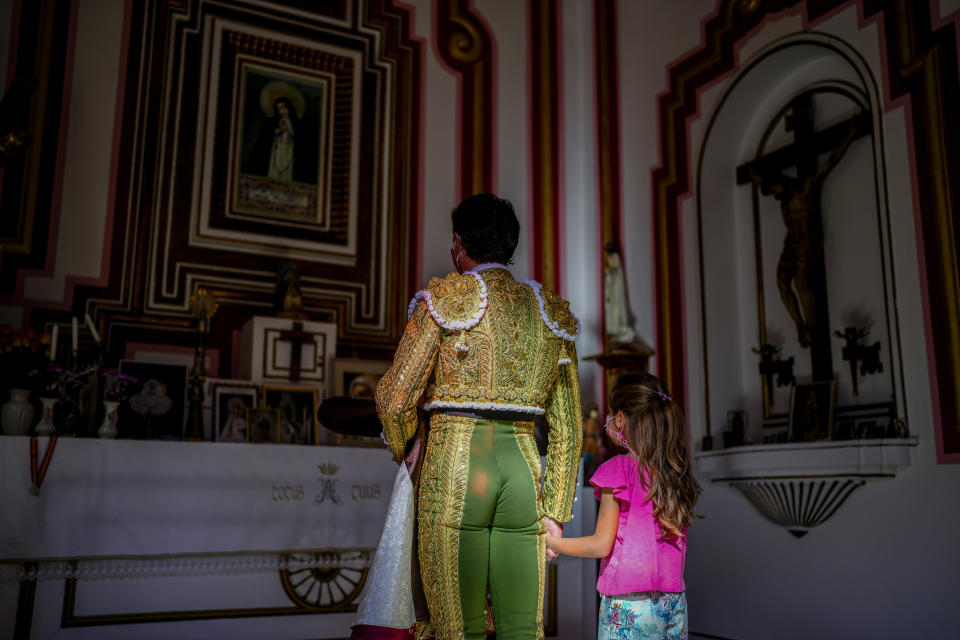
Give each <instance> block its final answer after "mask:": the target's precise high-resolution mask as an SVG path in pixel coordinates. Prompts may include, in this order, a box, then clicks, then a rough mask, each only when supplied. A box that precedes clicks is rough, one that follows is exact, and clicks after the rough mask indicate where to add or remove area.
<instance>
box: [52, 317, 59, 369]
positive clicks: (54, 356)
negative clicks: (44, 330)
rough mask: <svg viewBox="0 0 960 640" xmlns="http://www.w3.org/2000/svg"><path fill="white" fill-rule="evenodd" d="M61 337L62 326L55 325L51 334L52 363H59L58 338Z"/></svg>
mask: <svg viewBox="0 0 960 640" xmlns="http://www.w3.org/2000/svg"><path fill="white" fill-rule="evenodd" d="M59 337H60V325H58V324H55V325H53V331H51V332H50V362H56V361H57V338H59Z"/></svg>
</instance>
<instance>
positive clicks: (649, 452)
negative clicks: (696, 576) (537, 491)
mask: <svg viewBox="0 0 960 640" xmlns="http://www.w3.org/2000/svg"><path fill="white" fill-rule="evenodd" d="M610 408H611V409H612V410H613V414H614V415H616V414H617V413H618V412H620V411H622V412H623V414H624V416H626V418H627V420H628V423H629V425H628V426H627V428H625V429H624V430H623V435H624V437H625V439H626V441H627V442H629V443H630V445H631V446H632V447H633V449H634V452H635V453H636V454H637V456H638V457H639V458H640V467H641V473H642V471H643V469H646V471H647V476H648V478H649V486H646V484H644V489H646V490H647V498H648V499H650V500H652V501H653V515H654V517H655V518H656V519H657V521H658V522H659V524H660V528H661V530H662V532H663V537H664V538H672V537H678V538H679V537H683V536H684V535H685V534H684V529H685V528H686V527H688V526H690V525H691V524H692V523H693V519H694V518H699V517H700V516H698V515H697V514H695V513H694V512H693V507H694V505H695V504H696V503H697V498H699V497H700V484H699V483H698V482H697V479H696V478H694V477H693V469H692V467H691V465H690V456H689V454H688V452H687V426H686V423H685V421H684V419H683V412H682V411H681V410H680V407H679V405H677V403H676V402H674V401H673V400H672V399H671V398H670V396H669V395H667V389H666V385H665V384H664V382H663V380H661V379H660V378H658V377H656V376H654V375H651V374H649V373H635V374H629V375H626V376H621V377H620V379H618V380H617V382H616V384H615V385H614V387H613V390H612V392H611V393H610ZM641 481H643V480H642V478H641Z"/></svg>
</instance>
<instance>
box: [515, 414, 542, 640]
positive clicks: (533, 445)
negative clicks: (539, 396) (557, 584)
mask: <svg viewBox="0 0 960 640" xmlns="http://www.w3.org/2000/svg"><path fill="white" fill-rule="evenodd" d="M513 435H514V436H515V437H516V439H517V447H519V448H520V453H521V454H522V455H523V458H524V460H526V461H527V466H529V467H530V476H531V477H532V479H533V486H535V487H536V488H537V520H538V521H539V522H540V532H539V533H538V535H537V561H538V563H539V571H540V596H539V598H538V599H537V603H538V604H537V640H543V587H544V579H545V575H546V570H547V565H546V563H547V528H546V524H545V523H544V521H543V516H544V512H543V496H542V493H541V490H540V475H541V467H540V454H539V453H538V452H537V442H536V439H535V438H534V436H533V423H532V422H517V423H514V427H513Z"/></svg>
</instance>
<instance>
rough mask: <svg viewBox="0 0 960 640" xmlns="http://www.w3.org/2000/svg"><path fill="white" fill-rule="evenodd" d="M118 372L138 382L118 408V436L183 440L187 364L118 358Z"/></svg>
mask: <svg viewBox="0 0 960 640" xmlns="http://www.w3.org/2000/svg"><path fill="white" fill-rule="evenodd" d="M120 372H121V373H125V374H127V375H130V376H133V377H134V378H136V379H137V383H136V384H135V385H134V387H133V388H132V389H131V390H130V395H129V396H128V397H127V400H126V402H124V403H123V404H122V405H120V407H119V408H118V410H117V412H118V418H119V422H118V426H117V429H118V437H121V438H135V439H141V440H144V439H145V440H183V430H184V424H185V421H186V397H187V367H185V366H183V365H179V364H165V363H156V362H141V361H139V360H121V361H120Z"/></svg>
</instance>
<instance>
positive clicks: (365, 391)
mask: <svg viewBox="0 0 960 640" xmlns="http://www.w3.org/2000/svg"><path fill="white" fill-rule="evenodd" d="M390 364H391V363H390V361H388V360H360V359H357V358H340V359H337V360H335V361H334V363H333V395H335V396H348V397H350V398H371V399H372V398H373V394H374V393H376V391H377V383H378V382H380V378H382V377H383V374H385V373H386V372H387V369H389V368H390Z"/></svg>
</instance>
